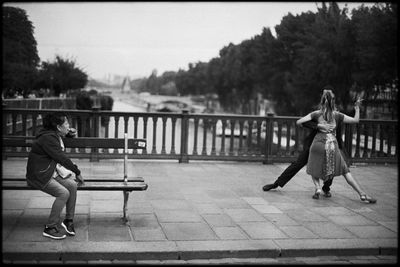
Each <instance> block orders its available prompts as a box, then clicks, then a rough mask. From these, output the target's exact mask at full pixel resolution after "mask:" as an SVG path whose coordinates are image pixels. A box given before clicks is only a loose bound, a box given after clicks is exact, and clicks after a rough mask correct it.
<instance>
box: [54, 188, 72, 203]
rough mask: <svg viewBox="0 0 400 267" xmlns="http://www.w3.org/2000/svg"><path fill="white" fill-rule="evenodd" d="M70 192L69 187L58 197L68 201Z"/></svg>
mask: <svg viewBox="0 0 400 267" xmlns="http://www.w3.org/2000/svg"><path fill="white" fill-rule="evenodd" d="M69 196H70V193H69V191H68V190H67V189H65V190H62V192H61V193H60V194H59V195H58V196H57V198H59V199H62V200H63V201H64V202H67V200H68V199H69Z"/></svg>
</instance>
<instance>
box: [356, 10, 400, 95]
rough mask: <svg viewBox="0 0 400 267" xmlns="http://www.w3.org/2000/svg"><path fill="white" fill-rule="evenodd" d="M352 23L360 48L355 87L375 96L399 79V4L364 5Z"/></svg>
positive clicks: (357, 44) (357, 11)
mask: <svg viewBox="0 0 400 267" xmlns="http://www.w3.org/2000/svg"><path fill="white" fill-rule="evenodd" d="M352 23H353V27H354V35H355V42H356V47H357V49H356V58H355V60H354V64H353V68H354V69H353V79H354V82H355V86H354V90H355V91H358V92H364V93H365V96H364V99H373V98H375V97H376V95H378V94H379V93H380V92H381V91H382V90H384V89H386V88H388V87H392V84H393V83H395V84H397V81H398V75H397V28H398V27H397V4H393V3H391V4H376V5H374V6H373V7H371V8H368V7H364V6H362V7H361V8H359V9H356V10H353V12H352ZM396 88H397V85H396ZM376 89H377V90H376Z"/></svg>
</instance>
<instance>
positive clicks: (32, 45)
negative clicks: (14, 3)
mask: <svg viewBox="0 0 400 267" xmlns="http://www.w3.org/2000/svg"><path fill="white" fill-rule="evenodd" d="M2 24H3V25H2V29H3V77H2V82H3V90H5V92H3V93H4V94H6V95H7V94H10V95H13V94H14V93H20V94H22V93H23V89H24V88H29V89H32V85H33V84H34V83H35V77H36V72H37V70H36V68H37V66H38V64H39V56H38V52H37V48H36V45H37V43H36V40H35V38H34V36H33V30H34V28H33V25H32V22H30V21H29V20H28V17H27V15H26V12H25V11H24V10H22V9H19V8H13V7H4V6H3V21H2Z"/></svg>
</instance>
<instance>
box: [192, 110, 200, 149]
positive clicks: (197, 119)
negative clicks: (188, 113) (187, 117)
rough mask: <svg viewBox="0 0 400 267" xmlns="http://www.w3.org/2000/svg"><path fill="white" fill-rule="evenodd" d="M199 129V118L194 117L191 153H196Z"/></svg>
mask: <svg viewBox="0 0 400 267" xmlns="http://www.w3.org/2000/svg"><path fill="white" fill-rule="evenodd" d="M198 131H199V118H198V117H195V118H194V138H193V155H197V154H198V153H197V133H198Z"/></svg>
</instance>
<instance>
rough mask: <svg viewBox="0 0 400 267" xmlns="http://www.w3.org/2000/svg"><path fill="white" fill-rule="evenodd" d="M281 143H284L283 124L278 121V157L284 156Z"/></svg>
mask: <svg viewBox="0 0 400 267" xmlns="http://www.w3.org/2000/svg"><path fill="white" fill-rule="evenodd" d="M281 141H282V122H281V121H278V145H277V151H278V152H277V155H278V156H282V151H281Z"/></svg>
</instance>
